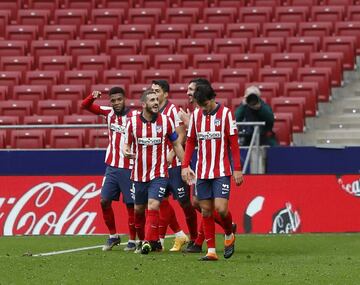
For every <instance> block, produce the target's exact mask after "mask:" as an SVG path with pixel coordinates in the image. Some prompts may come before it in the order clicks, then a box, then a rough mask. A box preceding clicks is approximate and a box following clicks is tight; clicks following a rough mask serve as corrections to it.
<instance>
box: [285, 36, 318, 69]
mask: <svg viewBox="0 0 360 285" xmlns="http://www.w3.org/2000/svg"><path fill="white" fill-rule="evenodd" d="M319 47H320V39H319V37H289V38H287V39H286V48H285V50H286V51H287V52H297V53H299V52H301V53H303V54H304V55H305V63H307V62H309V54H310V53H311V52H317V51H319Z"/></svg>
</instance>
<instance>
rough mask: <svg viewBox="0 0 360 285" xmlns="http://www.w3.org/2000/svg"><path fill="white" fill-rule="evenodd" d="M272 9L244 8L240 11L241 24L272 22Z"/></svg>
mask: <svg viewBox="0 0 360 285" xmlns="http://www.w3.org/2000/svg"><path fill="white" fill-rule="evenodd" d="M272 16H273V13H272V7H242V8H240V11H239V22H240V23H260V24H262V23H266V22H271V19H272Z"/></svg>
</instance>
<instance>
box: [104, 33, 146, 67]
mask: <svg viewBox="0 0 360 285" xmlns="http://www.w3.org/2000/svg"><path fill="white" fill-rule="evenodd" d="M105 46H106V47H105V52H106V54H107V55H110V56H111V62H112V65H114V62H115V59H116V56H117V55H129V54H137V53H138V52H139V46H140V40H133V39H122V40H107V41H106V44H105Z"/></svg>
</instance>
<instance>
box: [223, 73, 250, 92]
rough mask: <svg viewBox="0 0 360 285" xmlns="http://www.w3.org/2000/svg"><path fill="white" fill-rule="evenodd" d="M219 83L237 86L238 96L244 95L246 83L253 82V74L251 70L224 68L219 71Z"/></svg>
mask: <svg viewBox="0 0 360 285" xmlns="http://www.w3.org/2000/svg"><path fill="white" fill-rule="evenodd" d="M218 81H219V82H224V83H233V82H236V83H238V84H239V86H240V89H239V94H240V96H242V95H243V94H244V90H245V89H244V86H245V84H246V83H248V82H251V81H254V73H253V70H252V69H251V68H224V69H219V80H218Z"/></svg>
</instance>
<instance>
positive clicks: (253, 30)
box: [226, 23, 260, 39]
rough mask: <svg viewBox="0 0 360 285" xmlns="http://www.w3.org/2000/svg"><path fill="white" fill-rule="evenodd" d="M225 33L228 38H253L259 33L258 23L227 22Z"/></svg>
mask: <svg viewBox="0 0 360 285" xmlns="http://www.w3.org/2000/svg"><path fill="white" fill-rule="evenodd" d="M226 35H227V36H228V37H229V38H247V39H251V38H255V37H258V36H259V35H260V24H259V23H229V24H227V25H226Z"/></svg>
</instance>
